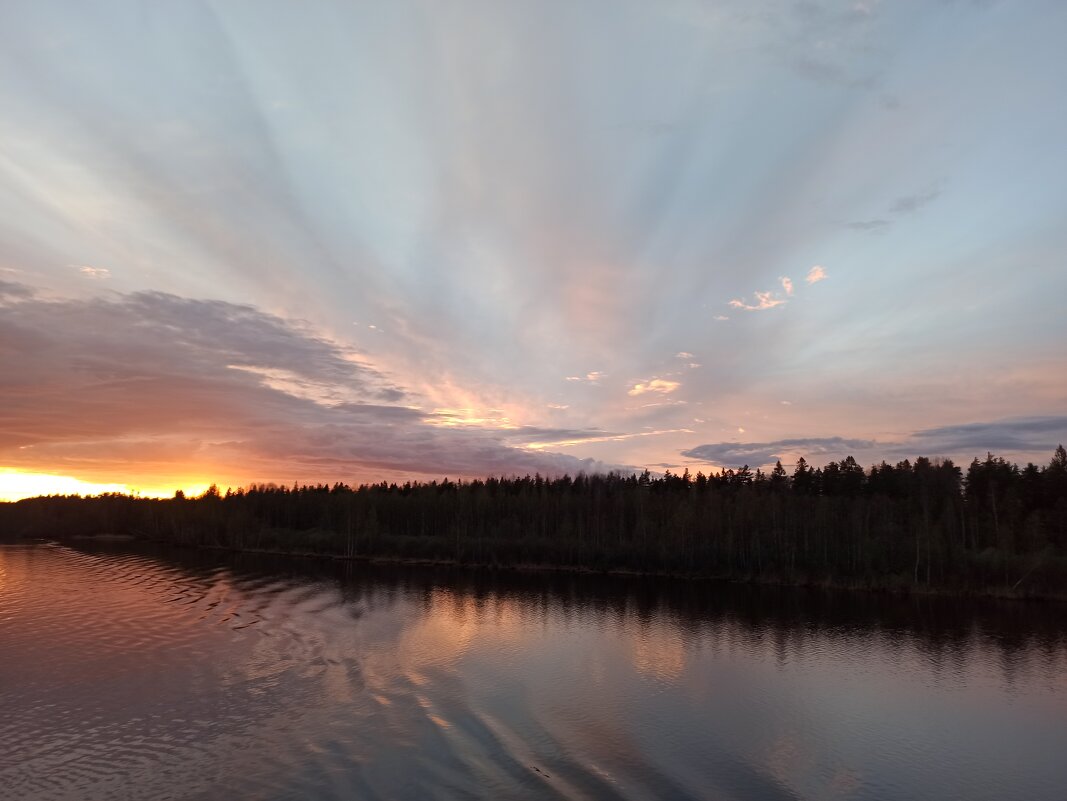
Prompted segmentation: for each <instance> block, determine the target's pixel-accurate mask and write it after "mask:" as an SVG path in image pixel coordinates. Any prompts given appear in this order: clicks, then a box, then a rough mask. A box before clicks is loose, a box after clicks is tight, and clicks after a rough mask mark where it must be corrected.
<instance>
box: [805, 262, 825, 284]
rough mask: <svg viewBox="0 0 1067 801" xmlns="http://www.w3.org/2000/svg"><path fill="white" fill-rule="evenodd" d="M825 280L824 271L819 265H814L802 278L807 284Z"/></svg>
mask: <svg viewBox="0 0 1067 801" xmlns="http://www.w3.org/2000/svg"><path fill="white" fill-rule="evenodd" d="M825 278H826V270H825V269H824V268H823V267H822V266H821V265H819V264H816V265H815V266H814V267H812V268H811V269H810V270H808V274H807V275H806V276H804V280H805V281H807V282H808V283H809V284H817V283H819V281H822V280H824V279H825Z"/></svg>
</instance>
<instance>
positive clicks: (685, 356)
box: [674, 350, 693, 359]
mask: <svg viewBox="0 0 1067 801" xmlns="http://www.w3.org/2000/svg"><path fill="white" fill-rule="evenodd" d="M674 358H676V359H692V358H693V354H692V353H690V352H689V351H687V350H681V351H678V352H677V353H676V354H674Z"/></svg>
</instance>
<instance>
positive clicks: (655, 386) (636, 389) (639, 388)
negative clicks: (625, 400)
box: [626, 378, 681, 396]
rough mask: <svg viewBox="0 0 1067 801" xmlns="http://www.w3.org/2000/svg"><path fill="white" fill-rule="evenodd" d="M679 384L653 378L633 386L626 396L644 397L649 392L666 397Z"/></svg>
mask: <svg viewBox="0 0 1067 801" xmlns="http://www.w3.org/2000/svg"><path fill="white" fill-rule="evenodd" d="M680 386H681V384H680V383H679V382H677V381H670V380H668V379H665V378H653V379H651V380H650V381H644V382H641V383H638V384H634V385H633V387H631V388H630V389H629V391H627V393H626V394H627V395H633V396H637V395H644V394H646V393H649V392H658V393H660V394H661V395H667V394H669V393H671V392H674V391H675V390H676V389H678V387H680Z"/></svg>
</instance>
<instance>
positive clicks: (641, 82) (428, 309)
mask: <svg viewBox="0 0 1067 801" xmlns="http://www.w3.org/2000/svg"><path fill="white" fill-rule="evenodd" d="M1064 42H1067V3H1064V2H1062V0H1049V1H1048V2H1039V1H1038V0H1033V2H1029V1H1028V0H1022V1H1021V2H1007V1H1006V0H1004V1H1003V2H996V1H995V0H989V1H988V2H980V1H979V0H972V1H967V0H956V1H955V2H953V1H952V0H941V1H940V2H933V1H932V0H919V1H917V2H878V0H866V1H861V2H855V0H848V2H829V1H826V2H771V1H770V0H721V1H720V2H702V1H701V0H662V1H659V2H657V1H656V0H640V2H632V3H625V2H591V1H590V2H551V1H550V0H537V1H536V2H534V1H533V0H531V1H530V2H498V1H496V0H486V1H485V2H460V1H458V0H457V1H456V2H439V0H426V1H425V2H405V1H404V0H391V1H390V2H381V3H351V2H337V3H332V2H318V1H316V2H301V3H293V2H277V3H272V2H263V1H262V0H256V2H251V1H249V2H238V0H227V1H226V2H214V3H212V2H191V1H190V2H172V3H163V2H159V3H133V2H94V3H85V2H48V1H47V0H8V1H7V2H4V3H2V4H0V110H2V111H0V498H4V497H6V498H14V497H21V496H24V495H27V494H36V493H38V492H50V491H62V492H66V491H78V490H79V488H81V489H84V490H85V491H104V490H110V489H116V488H118V489H139V490H141V491H145V492H152V493H168V494H169V493H172V492H173V491H174V489H175V488H177V487H183V488H185V489H186V490H188V491H194V492H195V491H199V490H201V489H202V488H203V487H204V486H205V485H206V484H208V483H210V482H212V481H215V482H218V483H219V484H220V485H222V486H224V487H225V486H228V485H229V486H239V485H245V484H248V483H250V482H261V481H277V482H284V483H292V482H293V481H299V482H318V481H328V482H334V481H347V482H359V481H369V480H380V479H383V478H384V479H389V480H396V479H402V478H405V477H421V478H431V477H436V478H439V477H441V476H446V475H447V476H449V477H452V478H457V477H464V476H465V477H473V476H477V475H485V474H514V473H519V474H524V473H527V472H529V473H533V472H535V471H540V472H542V473H559V472H562V471H569V472H571V473H574V472H576V471H578V470H583V469H584V470H594V469H610V468H616V467H618V468H624V469H630V468H639V469H643V468H645V467H648V468H649V469H651V470H653V471H662V470H664V469H668V468H669V469H671V470H681V469H683V468H684V467H689V468H690V470H692V471H693V472H696V471H697V470H704V471H705V472H706V471H708V470H709V469H717V468H719V467H720V466H731V467H736V466H739V465H741V464H743V463H748V464H750V465H753V466H755V465H761V464H762V465H766V464H773V463H774V461H775V460H776V459H779V458H780V459H781V460H782V461H783V462H784V463H786V464H790V465H791V464H792V463H793V462H795V460H796V458H797V457H798V456H801V455H803V456H806V457H807V458H808V460H809V461H811V462H814V463H817V464H823V463H825V462H827V461H829V460H830V459H838V458H841V457H843V456H845V455H848V454H852V455H854V456H856V458H857V459H859V460H860V461H861V462H862V463H864V464H868V465H869V464H871V463H872V462H875V461H880V460H881V459H883V458H885V459H887V460H891V461H895V460H899V459H903V458H905V457H908V458H914V457H915V456H917V455H928V456H949V457H952V458H955V459H957V460H958V461H963V462H968V461H970V459H971V458H972V457H974V456H976V455H984V454H985V452H986V451H987V450H992V451H994V452H995V453H997V454H1001V455H1004V456H1006V457H1009V458H1012V459H1015V460H1021V461H1027V460H1031V459H1032V460H1034V461H1037V462H1041V463H1044V462H1047V461H1048V459H1049V457H1050V456H1051V452H1052V449H1053V448H1054V447H1055V446H1056V444H1057V443H1059V442H1065V443H1067V312H1065V296H1067V145H1065V144H1064V143H1065V142H1067V90H1065V88H1064V76H1065V75H1067V56H1065V55H1064V53H1065V50H1064ZM58 477H63V478H58ZM79 482H82V483H79ZM94 488H95V489H94Z"/></svg>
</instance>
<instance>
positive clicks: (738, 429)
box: [737, 426, 745, 434]
mask: <svg viewBox="0 0 1067 801" xmlns="http://www.w3.org/2000/svg"><path fill="white" fill-rule="evenodd" d="M737 433H738V434H744V433H745V429H743V428H741V426H738V427H737Z"/></svg>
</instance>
